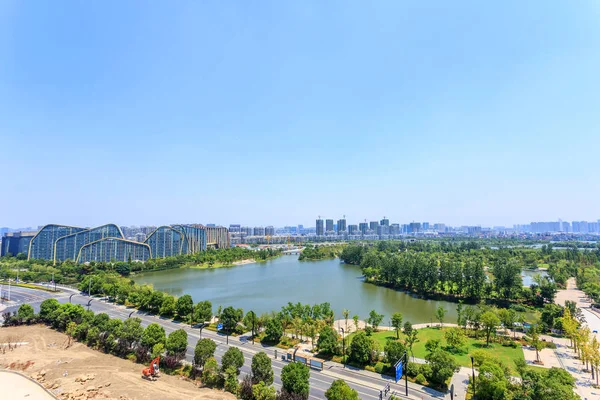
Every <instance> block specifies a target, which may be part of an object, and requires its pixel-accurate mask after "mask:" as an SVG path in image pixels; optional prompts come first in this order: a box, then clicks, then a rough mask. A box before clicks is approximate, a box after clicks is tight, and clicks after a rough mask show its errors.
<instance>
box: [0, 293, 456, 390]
mask: <svg viewBox="0 0 600 400" xmlns="http://www.w3.org/2000/svg"><path fill="white" fill-rule="evenodd" d="M5 288H6V286H5ZM52 297H54V298H56V299H57V300H58V301H59V302H61V303H66V302H68V301H69V298H70V297H71V301H72V302H73V303H74V304H81V305H83V306H87V304H88V302H89V301H90V297H88V296H86V295H85V294H82V293H79V292H76V291H73V290H72V289H67V288H64V289H63V291H62V292H58V293H52V292H46V291H41V290H35V289H28V288H21V287H14V286H13V287H12V288H11V301H14V303H13V304H10V305H8V304H6V305H7V306H8V307H7V311H16V310H17V309H18V307H19V306H20V305H21V304H24V303H28V304H30V305H32V306H33V307H34V309H36V311H38V310H39V305H40V303H41V302H42V301H44V300H45V299H47V298H52ZM90 309H91V310H93V311H94V312H97V313H99V312H104V313H106V314H108V315H109V316H110V317H111V318H119V319H123V320H124V319H127V318H128V317H129V316H130V315H131V316H132V317H133V316H135V317H137V318H140V319H141V321H142V325H143V326H147V325H149V324H151V323H158V324H160V325H161V326H162V327H163V328H164V329H165V332H166V333H167V334H169V333H170V332H173V331H174V330H177V329H185V330H186V331H187V333H188V348H187V352H186V359H187V360H188V361H190V362H191V361H192V360H193V358H194V347H195V345H196V342H197V341H198V339H199V338H200V332H199V330H198V329H193V328H192V327H190V326H189V325H187V324H183V323H178V322H174V321H172V320H170V319H167V318H161V317H158V316H155V315H150V314H146V313H144V312H141V311H138V310H136V309H134V308H127V307H124V306H120V305H115V304H113V303H108V302H105V301H103V300H98V299H95V298H94V299H92V301H91V305H90ZM202 337H205V338H210V339H212V340H214V341H215V342H216V343H217V350H216V353H215V358H216V359H217V360H218V361H219V362H220V360H221V357H222V356H223V354H224V353H225V351H227V349H228V348H229V346H235V347H237V348H239V349H240V350H241V351H242V353H243V354H244V359H245V362H244V366H243V367H242V369H241V373H242V374H250V373H251V372H250V365H251V363H252V356H253V355H254V354H256V353H258V352H259V351H264V352H266V353H267V354H268V355H269V356H271V357H272V358H271V361H272V365H273V370H274V372H275V382H274V385H275V387H276V389H278V390H279V389H280V388H281V380H280V374H281V369H282V368H283V367H284V366H285V365H286V364H287V362H286V361H282V360H281V354H284V353H285V352H284V351H283V350H281V349H278V358H277V359H276V358H275V357H274V356H275V350H276V349H275V348H274V347H271V346H263V345H262V344H260V343H255V344H252V342H249V341H247V340H246V339H245V338H244V337H229V345H227V344H226V341H227V338H226V337H225V336H224V335H222V334H219V333H216V332H212V331H208V330H206V329H205V330H203V332H202ZM242 376H243V375H242ZM336 379H344V380H345V381H346V383H348V385H349V386H350V387H352V388H353V389H355V390H356V391H357V392H358V393H359V395H360V397H361V399H379V392H380V390H381V389H383V387H384V386H385V385H386V384H387V383H390V387H391V391H392V393H393V392H396V394H397V395H400V396H402V397H404V398H406V397H405V396H404V394H405V386H404V382H401V384H396V383H395V382H394V381H393V380H389V379H385V378H384V377H382V376H381V375H379V374H375V373H371V372H369V371H363V370H359V369H356V368H344V367H343V366H342V365H341V364H338V363H333V362H327V363H326V364H325V369H324V370H323V371H315V370H311V373H310V396H309V398H310V399H314V400H318V399H324V398H325V391H326V390H327V389H328V388H329V387H330V386H331V383H332V382H333V381H334V380H336ZM448 396H449V395H445V394H441V393H438V392H436V391H434V390H431V389H427V388H423V387H422V386H419V385H416V384H412V383H410V382H409V398H412V399H444V398H446V397H448ZM384 398H385V397H384Z"/></svg>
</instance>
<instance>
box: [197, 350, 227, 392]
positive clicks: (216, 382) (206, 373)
mask: <svg viewBox="0 0 600 400" xmlns="http://www.w3.org/2000/svg"><path fill="white" fill-rule="evenodd" d="M202 382H203V383H204V384H205V385H206V386H208V387H211V388H217V387H221V386H222V384H223V379H222V377H221V374H220V372H219V364H217V360H215V359H214V357H210V358H209V359H208V360H206V363H204V369H203V370H202Z"/></svg>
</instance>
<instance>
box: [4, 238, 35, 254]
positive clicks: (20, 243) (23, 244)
mask: <svg viewBox="0 0 600 400" xmlns="http://www.w3.org/2000/svg"><path fill="white" fill-rule="evenodd" d="M33 236H34V235H33V234H31V235H22V234H21V233H11V234H7V235H6V236H4V237H3V238H2V248H1V249H0V256H6V255H9V254H10V255H11V256H16V255H18V254H20V253H23V254H27V252H28V251H29V243H30V242H31V239H32V238H33Z"/></svg>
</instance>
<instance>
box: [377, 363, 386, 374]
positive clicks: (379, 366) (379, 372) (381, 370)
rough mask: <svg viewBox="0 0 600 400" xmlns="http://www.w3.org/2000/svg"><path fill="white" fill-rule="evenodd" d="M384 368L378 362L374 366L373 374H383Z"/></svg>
mask: <svg viewBox="0 0 600 400" xmlns="http://www.w3.org/2000/svg"><path fill="white" fill-rule="evenodd" d="M384 368H385V365H383V363H381V362H378V363H377V364H375V372H377V373H378V374H381V373H382V372H383V370H384Z"/></svg>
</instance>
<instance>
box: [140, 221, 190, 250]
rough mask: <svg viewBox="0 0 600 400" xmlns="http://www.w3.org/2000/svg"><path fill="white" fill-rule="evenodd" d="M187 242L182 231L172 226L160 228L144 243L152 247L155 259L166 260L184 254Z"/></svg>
mask: <svg viewBox="0 0 600 400" xmlns="http://www.w3.org/2000/svg"><path fill="white" fill-rule="evenodd" d="M185 242H186V238H185V234H184V233H183V232H182V231H180V230H178V229H175V228H173V227H171V226H159V227H158V228H156V229H155V230H154V232H152V233H151V234H150V235H148V238H146V241H145V242H144V243H145V244H147V245H148V246H150V249H151V252H152V255H153V257H154V258H164V257H173V256H179V255H181V254H183V253H182V248H183V245H184V243H185ZM186 250H187V249H186ZM186 253H187V251H186Z"/></svg>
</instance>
